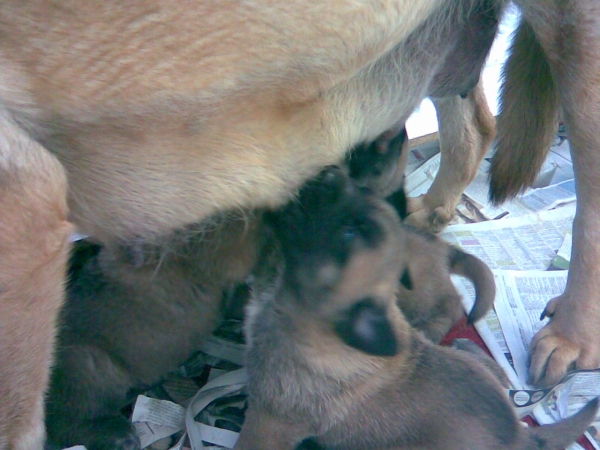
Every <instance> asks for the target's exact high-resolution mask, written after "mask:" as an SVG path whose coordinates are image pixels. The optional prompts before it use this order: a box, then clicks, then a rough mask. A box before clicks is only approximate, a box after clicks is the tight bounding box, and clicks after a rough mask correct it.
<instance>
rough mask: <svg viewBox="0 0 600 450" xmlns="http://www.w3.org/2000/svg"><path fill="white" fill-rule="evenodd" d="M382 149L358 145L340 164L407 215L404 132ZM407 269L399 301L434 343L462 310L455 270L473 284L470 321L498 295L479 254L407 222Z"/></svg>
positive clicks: (483, 310)
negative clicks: (455, 285) (453, 278)
mask: <svg viewBox="0 0 600 450" xmlns="http://www.w3.org/2000/svg"><path fill="white" fill-rule="evenodd" d="M397 141H398V142H392V145H390V146H389V147H388V148H387V149H385V150H386V151H382V149H381V148H380V147H379V146H375V145H371V146H361V147H359V148H357V149H355V150H354V151H353V152H352V153H350V154H349V155H348V156H347V157H346V160H345V164H344V165H342V169H343V170H344V171H345V172H348V173H349V175H350V177H351V178H352V180H353V182H354V184H356V185H358V186H361V187H366V188H367V189H369V190H370V191H371V192H372V193H374V194H376V195H377V196H379V197H387V201H388V202H389V203H390V204H392V205H393V206H394V208H395V209H396V212H397V213H398V215H399V216H400V218H401V219H403V220H404V219H406V215H407V199H406V196H405V193H404V189H403V184H404V170H405V168H406V160H407V154H408V148H407V145H406V143H407V140H406V132H403V133H402V132H401V133H399V134H398V138H397ZM404 230H405V232H406V234H407V240H406V249H405V251H406V252H407V254H408V255H409V257H408V262H407V266H406V269H405V270H404V272H403V273H402V277H401V278H400V285H399V286H398V306H399V307H400V309H401V310H402V312H403V313H404V316H405V317H406V319H407V320H408V322H409V323H410V324H411V325H412V326H413V327H415V328H417V329H418V330H420V331H422V332H423V334H424V335H425V336H426V337H427V338H429V339H430V340H431V341H433V342H435V343H439V342H440V341H441V340H442V338H443V337H444V336H445V335H446V334H447V333H448V331H450V328H452V326H453V325H454V324H455V323H456V322H458V321H459V320H460V319H461V318H462V317H463V315H464V309H463V307H462V304H461V297H460V295H459V294H458V292H457V291H456V288H455V287H454V284H453V283H452V280H451V278H450V275H451V274H458V275H462V276H465V277H466V278H468V279H469V280H470V281H471V282H472V283H473V284H474V287H475V293H476V299H475V304H474V307H473V310H472V311H471V312H470V314H469V318H468V320H469V322H470V323H474V322H476V321H477V320H479V319H481V318H482V317H483V316H484V315H485V314H486V313H487V312H488V311H489V310H490V309H491V308H492V305H493V303H494V298H495V295H496V285H495V283H494V276H493V274H492V272H491V271H490V269H489V267H488V266H487V265H486V264H485V263H484V262H483V261H481V260H480V259H478V258H476V257H475V256H473V255H470V254H468V253H465V252H463V251H461V250H459V249H457V248H455V247H452V246H450V245H448V244H447V243H446V242H444V241H443V240H442V239H440V238H438V237H436V236H435V235H433V234H431V233H428V232H426V231H421V230H418V229H416V228H413V227H411V226H409V225H405V227H404Z"/></svg>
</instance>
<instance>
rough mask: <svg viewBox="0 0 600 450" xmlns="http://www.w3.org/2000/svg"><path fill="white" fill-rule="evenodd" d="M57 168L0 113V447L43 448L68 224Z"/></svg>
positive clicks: (13, 449)
mask: <svg viewBox="0 0 600 450" xmlns="http://www.w3.org/2000/svg"><path fill="white" fill-rule="evenodd" d="M66 187H67V183H66V178H65V175H64V172H63V169H62V166H61V165H60V164H59V163H58V161H57V160H56V159H55V158H54V157H53V156H52V155H50V154H49V153H48V152H47V151H46V150H45V149H44V148H42V147H41V146H40V145H39V144H37V143H36V142H33V141H32V140H31V139H30V138H29V137H28V136H27V135H25V134H24V133H23V132H22V131H21V130H20V129H18V128H17V127H16V126H14V125H13V124H12V123H11V122H10V120H9V119H8V118H6V117H0V206H1V208H2V213H1V214H0V399H1V400H0V448H1V449H10V450H33V449H42V448H43V444H44V438H45V434H44V393H45V391H46V387H47V384H48V372H49V368H50V364H51V361H52V349H53V344H54V337H55V334H56V318H57V315H58V311H59V308H60V306H61V305H62V301H63V282H64V278H65V267H66V260H67V254H68V251H69V235H70V233H71V231H72V226H71V224H70V223H69V222H67V220H66V217H67V206H66Z"/></svg>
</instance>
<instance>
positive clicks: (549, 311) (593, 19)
mask: <svg viewBox="0 0 600 450" xmlns="http://www.w3.org/2000/svg"><path fill="white" fill-rule="evenodd" d="M519 3H521V6H522V8H523V16H524V18H525V19H526V20H527V21H528V22H529V23H530V24H531V26H532V28H533V30H534V32H535V35H536V37H537V39H538V40H539V42H540V43H541V44H542V47H543V49H544V52H545V54H546V55H547V58H548V62H549V64H550V68H551V71H552V74H553V76H554V78H555V80H556V82H557V87H558V95H559V97H560V101H561V104H562V106H563V109H564V113H565V114H564V117H565V121H566V124H567V130H568V132H569V140H570V145H571V153H572V157H573V165H574V169H575V174H576V175H575V176H576V185H577V201H578V205H577V215H576V218H575V222H574V225H573V251H572V258H571V267H570V271H569V279H568V282H567V287H566V289H565V292H564V294H563V295H561V296H560V297H558V298H555V299H553V300H552V301H551V302H550V303H549V304H548V305H547V307H546V312H545V313H546V315H547V316H549V317H551V318H552V320H551V321H550V323H549V324H548V325H546V326H545V327H544V328H543V329H542V330H541V331H540V332H539V333H538V334H537V335H536V336H535V338H534V340H533V342H532V345H531V348H530V353H531V355H532V357H531V367H530V375H531V381H532V382H534V383H535V384H539V385H550V384H553V383H555V382H557V381H559V380H560V379H561V378H562V377H563V376H564V374H565V373H566V371H567V370H568V369H569V368H570V367H572V366H575V367H577V368H581V369H584V368H586V369H589V368H597V367H599V366H600V157H599V156H600V155H599V153H598V152H599V151H600V133H599V130H600V2H598V1H591V0H587V1H565V2H554V1H550V0H548V1H533V0H527V1H523V0H522V1H521V2H519Z"/></svg>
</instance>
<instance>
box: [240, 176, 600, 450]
mask: <svg viewBox="0 0 600 450" xmlns="http://www.w3.org/2000/svg"><path fill="white" fill-rule="evenodd" d="M269 220H270V221H271V223H272V224H273V227H274V230H275V234H276V235H277V237H278V238H279V239H280V241H281V247H282V252H283V255H284V259H285V269H284V271H283V274H282V276H281V278H280V284H279V285H278V287H277V289H276V290H275V292H274V293H273V292H271V293H267V295H265V296H261V295H260V294H258V295H257V296H256V297H255V298H253V300H252V302H251V304H250V306H249V307H248V311H247V313H248V321H247V325H246V333H247V343H248V353H247V369H248V374H249V377H250V379H249V383H248V393H249V406H248V411H247V414H246V422H245V424H244V426H243V428H242V431H241V434H240V437H239V440H238V442H237V444H236V446H235V449H237V450H247V449H253V450H256V449H259V448H260V449H278V450H285V449H294V448H295V447H296V445H298V444H299V443H300V442H302V441H303V440H304V439H306V438H309V437H312V438H313V439H314V441H316V443H317V444H319V445H321V446H323V447H325V448H328V449H346V450H351V449H371V448H397V449H400V448H402V449H417V448H418V449H444V450H448V449H450V450H452V449H457V450H458V449H460V450H463V449H466V448H468V449H475V448H476V449H482V450H484V449H499V448H504V449H534V448H536V449H540V448H547V449H562V448H564V446H565V445H567V444H569V443H571V442H573V441H574V440H575V439H576V438H577V437H578V436H579V435H580V434H581V433H582V432H583V431H584V429H585V427H586V426H587V425H588V424H589V423H590V421H591V420H592V419H593V417H594V415H595V413H596V412H597V410H598V400H594V401H592V402H590V404H589V405H587V406H586V407H585V408H584V409H583V410H582V411H581V412H580V413H578V414H577V415H576V416H574V417H572V418H570V419H567V420H565V421H563V422H561V423H559V424H556V425H552V426H546V427H540V428H536V429H525V428H523V427H522V426H521V425H520V423H519V421H518V419H517V417H516V415H515V413H514V411H513V410H512V408H511V407H510V405H509V402H508V399H507V397H506V394H505V392H504V390H503V388H502V386H501V385H500V383H499V381H498V379H497V378H496V376H495V375H494V374H493V373H491V372H490V371H489V370H488V369H487V368H486V366H485V365H484V364H482V363H480V362H479V361H478V359H477V358H475V357H473V356H471V355H469V354H468V353H466V352H461V351H457V350H454V349H451V348H442V347H439V346H435V345H433V344H431V343H429V342H428V341H426V340H424V339H423V338H422V337H420V336H419V334H418V333H415V332H414V331H413V330H412V328H411V327H410V326H409V325H408V323H407V322H406V320H405V319H404V317H403V316H402V314H401V312H400V310H399V309H398V308H397V306H396V295H395V294H396V286H397V280H398V277H399V276H400V274H401V273H402V271H403V270H404V268H405V266H406V263H407V258H408V256H407V255H406V253H405V252H404V248H405V245H406V240H407V236H406V235H405V234H404V233H403V230H402V227H401V225H400V222H399V219H398V217H397V215H396V213H395V212H394V211H393V209H392V208H391V207H390V206H389V205H387V204H386V203H385V202H382V201H380V200H379V199H377V198H376V197H373V196H368V195H360V194H359V193H358V192H357V191H356V190H355V189H354V188H353V186H352V184H351V183H349V182H348V180H347V178H345V177H344V176H343V175H342V174H341V172H339V171H336V170H335V169H331V170H327V171H325V172H324V173H323V174H322V175H321V176H320V177H319V179H318V180H316V181H315V182H313V183H310V184H309V185H308V186H307V187H306V188H305V189H304V190H303V191H302V192H301V193H300V196H299V200H298V202H296V203H293V204H291V205H290V206H288V207H286V208H285V209H284V210H283V212H282V213H281V214H275V215H273V216H271V217H270V219H269Z"/></svg>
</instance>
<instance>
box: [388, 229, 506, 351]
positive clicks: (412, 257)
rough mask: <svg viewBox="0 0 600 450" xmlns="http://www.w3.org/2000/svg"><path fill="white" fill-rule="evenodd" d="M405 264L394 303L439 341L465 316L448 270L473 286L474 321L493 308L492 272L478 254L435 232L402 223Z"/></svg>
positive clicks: (416, 326)
mask: <svg viewBox="0 0 600 450" xmlns="http://www.w3.org/2000/svg"><path fill="white" fill-rule="evenodd" d="M403 232H404V233H405V235H406V242H405V247H404V249H403V251H404V252H405V253H406V255H407V261H406V265H405V267H404V271H403V272H402V274H401V277H400V283H399V286H398V287H397V294H396V297H397V304H398V306H399V307H400V309H401V310H402V313H403V314H404V316H405V317H406V320H407V321H408V322H409V323H410V325H411V326H413V327H414V328H416V329H418V330H420V331H422V332H423V334H424V335H425V337H427V338H428V339H429V340H431V341H432V342H434V343H436V344H437V343H439V342H440V341H441V340H442V339H443V338H444V336H446V334H448V331H450V329H451V328H452V326H453V325H454V324H456V322H458V321H459V320H460V319H461V318H462V317H463V316H464V309H463V307H462V303H461V296H460V295H459V293H458V292H457V291H456V288H455V287H454V283H452V279H451V278H450V275H451V274H457V275H462V276H464V277H466V278H467V279H469V280H470V281H471V282H472V283H473V285H474V287H475V293H476V297H475V304H474V306H473V309H472V310H471V311H470V313H469V316H468V322H469V323H475V322H477V321H478V320H479V319H481V318H482V317H483V316H484V315H485V314H487V312H488V311H489V310H490V309H491V308H492V306H493V304H494V299H495V296H496V285H495V283H494V276H493V274H492V272H491V271H490V269H489V267H488V266H487V265H486V264H485V263H484V262H483V261H481V260H480V259H479V258H477V257H475V256H473V255H470V254H468V253H465V252H463V251H462V250H459V249H457V248H455V247H452V246H450V245H448V244H447V243H446V242H444V241H443V240H442V239H440V238H438V237H437V236H435V235H433V234H430V233H426V232H422V231H420V230H416V229H414V228H412V227H410V226H405V227H404V230H403Z"/></svg>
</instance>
